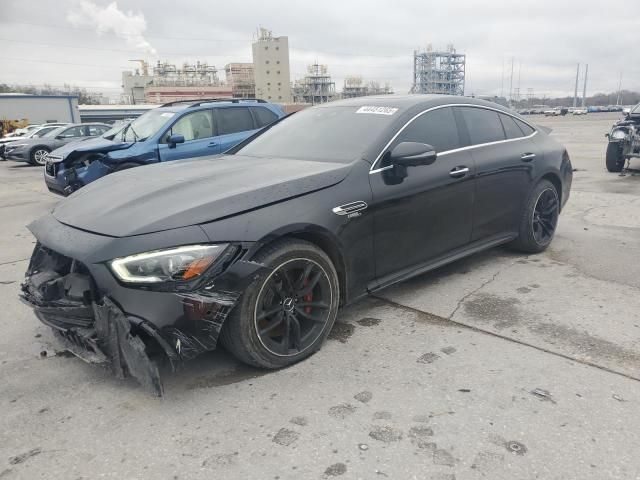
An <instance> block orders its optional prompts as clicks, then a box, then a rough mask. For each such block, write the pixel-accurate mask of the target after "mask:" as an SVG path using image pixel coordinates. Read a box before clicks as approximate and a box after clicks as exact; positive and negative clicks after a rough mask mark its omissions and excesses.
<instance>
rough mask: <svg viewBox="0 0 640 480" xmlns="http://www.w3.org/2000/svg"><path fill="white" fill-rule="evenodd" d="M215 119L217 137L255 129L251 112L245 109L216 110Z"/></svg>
mask: <svg viewBox="0 0 640 480" xmlns="http://www.w3.org/2000/svg"><path fill="white" fill-rule="evenodd" d="M216 119H217V123H218V134H219V135H226V134H229V133H237V132H246V131H247V130H253V129H254V128H255V127H254V126H253V118H252V117H251V112H249V109H248V108H246V107H232V108H217V109H216Z"/></svg>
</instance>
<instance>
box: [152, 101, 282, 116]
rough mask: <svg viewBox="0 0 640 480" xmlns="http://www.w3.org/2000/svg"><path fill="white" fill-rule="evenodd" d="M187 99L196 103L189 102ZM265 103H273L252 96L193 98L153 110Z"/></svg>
mask: <svg viewBox="0 0 640 480" xmlns="http://www.w3.org/2000/svg"><path fill="white" fill-rule="evenodd" d="M189 101H191V102H193V103H194V104H198V105H193V104H190V103H189ZM267 105H273V103H269V102H265V101H258V100H256V99H253V98H246V99H245V98H230V99H229V100H223V99H220V100H212V101H210V102H207V101H206V100H199V99H193V100H188V101H185V103H177V104H176V105H166V106H160V107H158V108H154V109H153V110H154V111H155V110H158V111H161V112H173V113H179V112H184V111H185V110H192V111H196V110H199V109H208V108H220V107H246V106H251V107H255V106H267Z"/></svg>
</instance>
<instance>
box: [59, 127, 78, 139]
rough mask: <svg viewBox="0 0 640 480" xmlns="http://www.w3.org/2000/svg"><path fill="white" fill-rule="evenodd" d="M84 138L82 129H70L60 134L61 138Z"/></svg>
mask: <svg viewBox="0 0 640 480" xmlns="http://www.w3.org/2000/svg"><path fill="white" fill-rule="evenodd" d="M83 136H84V127H83V126H80V127H72V128H67V129H66V130H65V131H64V132H62V133H61V134H60V137H62V138H71V137H83Z"/></svg>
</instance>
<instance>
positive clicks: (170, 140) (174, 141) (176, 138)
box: [167, 133, 184, 148]
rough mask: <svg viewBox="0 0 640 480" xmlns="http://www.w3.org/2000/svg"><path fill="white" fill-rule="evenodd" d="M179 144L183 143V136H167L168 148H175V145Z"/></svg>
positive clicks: (175, 134) (176, 134)
mask: <svg viewBox="0 0 640 480" xmlns="http://www.w3.org/2000/svg"><path fill="white" fill-rule="evenodd" d="M179 143H184V135H180V134H179V133H174V134H173V135H169V138H167V144H168V145H169V148H176V145H177V144H179Z"/></svg>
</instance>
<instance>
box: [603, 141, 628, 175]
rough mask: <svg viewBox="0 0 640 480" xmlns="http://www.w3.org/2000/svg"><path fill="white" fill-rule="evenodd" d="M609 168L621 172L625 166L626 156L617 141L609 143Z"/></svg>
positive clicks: (611, 170)
mask: <svg viewBox="0 0 640 480" xmlns="http://www.w3.org/2000/svg"><path fill="white" fill-rule="evenodd" d="M606 164H607V170H609V171H610V172H612V173H614V172H616V173H617V172H621V171H622V169H623V168H624V156H623V155H622V148H621V147H620V144H619V143H617V142H609V144H608V145H607V157H606Z"/></svg>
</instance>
